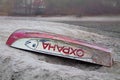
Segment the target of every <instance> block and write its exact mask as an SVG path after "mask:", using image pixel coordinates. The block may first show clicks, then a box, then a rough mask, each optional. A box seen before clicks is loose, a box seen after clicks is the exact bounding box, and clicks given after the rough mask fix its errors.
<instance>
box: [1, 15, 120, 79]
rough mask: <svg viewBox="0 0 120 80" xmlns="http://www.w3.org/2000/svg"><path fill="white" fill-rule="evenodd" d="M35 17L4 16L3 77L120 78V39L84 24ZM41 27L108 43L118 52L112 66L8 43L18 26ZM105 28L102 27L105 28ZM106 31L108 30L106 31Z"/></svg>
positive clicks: (2, 37) (79, 37) (102, 44)
mask: <svg viewBox="0 0 120 80" xmlns="http://www.w3.org/2000/svg"><path fill="white" fill-rule="evenodd" d="M34 19H35V18H33V19H32V18H28V19H26V18H24V19H23V18H20V17H19V18H18V17H0V51H1V53H0V79H1V80H119V79H120V76H119V75H120V50H119V49H120V44H119V43H120V38H119V37H118V36H111V35H109V36H107V35H102V34H99V33H94V32H89V29H87V28H84V27H82V26H74V25H69V24H63V23H55V22H49V21H41V20H34ZM21 28H24V29H37V30H42V31H47V32H53V33H57V34H62V35H67V36H70V37H74V38H78V39H82V40H85V41H88V42H91V43H96V44H98V45H101V46H107V47H109V48H110V49H112V50H113V54H115V56H114V57H115V63H114V65H113V66H112V67H104V66H100V65H95V64H90V63H86V62H81V61H76V60H70V59H64V58H58V57H54V56H48V55H44V54H39V53H33V52H27V51H23V50H18V49H14V48H11V47H9V46H7V45H6V44H5V43H6V41H7V39H8V37H9V36H10V34H11V33H12V32H14V31H15V30H17V29H21ZM101 31H102V30H101ZM102 32H105V31H102Z"/></svg>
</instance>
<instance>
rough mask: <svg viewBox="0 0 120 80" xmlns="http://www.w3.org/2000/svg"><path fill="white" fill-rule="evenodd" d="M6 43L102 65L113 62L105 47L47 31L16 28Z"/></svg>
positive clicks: (109, 64)
mask: <svg viewBox="0 0 120 80" xmlns="http://www.w3.org/2000/svg"><path fill="white" fill-rule="evenodd" d="M6 44H7V45H9V46H12V47H16V48H20V49H25V50H30V51H35V52H39V53H44V54H49V55H55V56H60V57H65V58H71V59H76V60H81V61H86V62H90V63H95V64H100V65H104V66H112V64H113V59H112V53H111V51H110V50H109V49H107V48H103V47H99V46H97V45H95V44H90V43H87V42H84V41H81V40H78V39H74V38H70V37H67V36H63V35H58V34H53V33H48V32H41V31H33V30H17V31H16V32H14V33H13V34H12V35H11V36H10V37H9V39H8V41H7V43H6Z"/></svg>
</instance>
